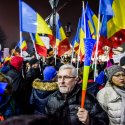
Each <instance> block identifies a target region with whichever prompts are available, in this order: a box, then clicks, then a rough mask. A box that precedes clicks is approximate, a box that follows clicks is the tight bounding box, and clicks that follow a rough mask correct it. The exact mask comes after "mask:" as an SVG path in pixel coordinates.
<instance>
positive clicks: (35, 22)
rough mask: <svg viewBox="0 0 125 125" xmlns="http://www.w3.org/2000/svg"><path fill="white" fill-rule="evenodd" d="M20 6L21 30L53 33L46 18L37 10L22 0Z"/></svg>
mask: <svg viewBox="0 0 125 125" xmlns="http://www.w3.org/2000/svg"><path fill="white" fill-rule="evenodd" d="M19 6H20V30H21V31H25V32H30V33H43V34H50V35H52V31H51V29H50V28H49V27H48V25H47V23H46V22H45V20H44V19H43V18H42V17H41V16H40V15H39V14H38V13H37V12H36V11H35V10H33V9H32V8H31V7H30V6H29V5H27V4H26V3H25V2H23V1H21V0H20V3H19Z"/></svg>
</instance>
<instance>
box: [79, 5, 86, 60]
mask: <svg viewBox="0 0 125 125" xmlns="http://www.w3.org/2000/svg"><path fill="white" fill-rule="evenodd" d="M79 34H80V43H79V49H80V61H82V59H83V57H84V53H85V48H84V38H85V32H84V8H83V7H82V16H81V23H80V31H79Z"/></svg>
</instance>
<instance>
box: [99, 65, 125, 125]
mask: <svg viewBox="0 0 125 125" xmlns="http://www.w3.org/2000/svg"><path fill="white" fill-rule="evenodd" d="M107 76H108V81H107V83H106V86H105V87H104V88H103V89H101V90H100V91H99V92H98V94H97V99H98V101H99V103H100V104H101V106H102V108H103V109H104V110H105V111H106V112H107V114H108V116H109V119H110V125H125V70H124V69H123V68H122V67H121V66H118V65H113V66H111V67H109V68H108V69H107Z"/></svg>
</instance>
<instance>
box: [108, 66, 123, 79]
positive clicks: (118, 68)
mask: <svg viewBox="0 0 125 125" xmlns="http://www.w3.org/2000/svg"><path fill="white" fill-rule="evenodd" d="M120 71H123V72H124V73H125V70H124V69H123V68H122V67H121V66H119V65H113V66H111V67H109V68H107V77H108V80H109V81H111V79H112V76H113V75H114V74H115V73H117V72H120Z"/></svg>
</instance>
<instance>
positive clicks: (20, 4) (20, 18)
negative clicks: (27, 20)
mask: <svg viewBox="0 0 125 125" xmlns="http://www.w3.org/2000/svg"><path fill="white" fill-rule="evenodd" d="M21 2H22V0H19V20H20V41H22V3H21ZM20 55H21V57H22V48H21V46H20Z"/></svg>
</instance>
